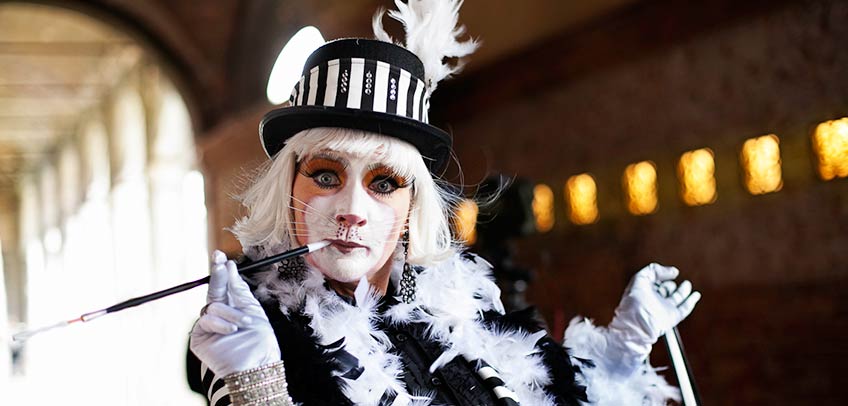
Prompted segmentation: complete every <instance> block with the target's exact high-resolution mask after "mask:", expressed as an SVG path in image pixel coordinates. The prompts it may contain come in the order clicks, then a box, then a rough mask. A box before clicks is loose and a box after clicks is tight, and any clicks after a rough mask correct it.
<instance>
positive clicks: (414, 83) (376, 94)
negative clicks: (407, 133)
mask: <svg viewBox="0 0 848 406" xmlns="http://www.w3.org/2000/svg"><path fill="white" fill-rule="evenodd" d="M289 102H290V103H291V105H292V106H331V107H341V108H349V109H357V110H366V111H374V112H379V113H388V114H395V115H398V116H402V117H407V118H411V119H413V120H417V121H420V122H423V123H429V118H428V113H427V111H428V109H429V107H430V106H429V103H430V101H429V98H428V97H427V91H426V89H425V85H424V81H423V80H421V79H419V78H417V77H415V76H414V75H412V74H411V73H409V72H408V71H406V70H404V69H402V68H399V67H397V66H394V65H390V64H388V63H386V62H383V61H377V60H372V59H364V58H339V59H333V60H330V61H327V62H326V63H320V64H318V65H317V66H314V67H313V68H312V69H310V70H309V71H308V72H307V73H306V74H305V75H304V76H302V77H301V78H300V81H299V82H298V83H297V84H296V85H295V87H294V90H293V91H292V95H291V97H290V98H289Z"/></svg>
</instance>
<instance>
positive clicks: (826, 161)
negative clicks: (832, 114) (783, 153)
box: [813, 117, 848, 180]
mask: <svg viewBox="0 0 848 406" xmlns="http://www.w3.org/2000/svg"><path fill="white" fill-rule="evenodd" d="M813 150H814V151H815V153H816V158H817V159H818V172H819V176H820V177H821V178H822V179H824V180H831V179H833V178H845V177H848V117H843V118H840V119H839V120H830V121H825V122H823V123H821V124H819V125H818V126H817V127H816V132H815V134H813Z"/></svg>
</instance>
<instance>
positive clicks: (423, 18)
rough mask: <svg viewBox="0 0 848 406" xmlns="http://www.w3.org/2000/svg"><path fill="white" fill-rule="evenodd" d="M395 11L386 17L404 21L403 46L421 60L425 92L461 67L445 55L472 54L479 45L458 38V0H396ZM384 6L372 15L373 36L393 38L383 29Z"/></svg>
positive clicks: (382, 39) (461, 55)
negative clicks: (404, 0) (450, 61)
mask: <svg viewBox="0 0 848 406" xmlns="http://www.w3.org/2000/svg"><path fill="white" fill-rule="evenodd" d="M395 6H396V7H397V10H389V16H390V17H392V18H394V19H395V20H398V21H400V22H401V23H402V24H403V27H404V30H405V31H406V41H405V44H404V46H405V48H406V49H408V50H410V51H411V52H412V53H414V54H415V55H417V56H418V58H419V59H421V62H422V63H423V64H424V83H426V84H427V92H428V94H430V93H432V92H433V90H435V89H436V86H437V85H438V83H439V82H440V81H441V80H442V79H445V78H447V77H449V76H451V75H453V74H455V73H457V72H459V71H460V70H461V69H462V66H463V63H462V61H459V62H458V63H456V64H454V65H451V64H449V63H446V62H445V58H462V57H464V56H468V55H471V54H472V53H473V52H474V51H475V50H476V49H477V47H478V46H479V44H478V42H477V41H475V40H473V39H471V40H468V41H462V42H460V41H457V38H459V37H460V36H462V34H464V33H465V26H462V25H457V24H458V22H459V8H460V7H461V6H462V1H461V0H409V1H408V2H403V1H401V0H395ZM384 13H385V10H384V9H380V10H378V11H377V13H376V14H375V15H374V19H373V21H372V27H373V29H374V36H375V37H377V39H378V40H380V41H385V42H392V43H394V42H395V41H394V40H393V39H392V37H390V36H389V34H388V33H386V30H385V29H383V15H384Z"/></svg>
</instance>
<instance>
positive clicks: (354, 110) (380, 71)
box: [259, 39, 451, 173]
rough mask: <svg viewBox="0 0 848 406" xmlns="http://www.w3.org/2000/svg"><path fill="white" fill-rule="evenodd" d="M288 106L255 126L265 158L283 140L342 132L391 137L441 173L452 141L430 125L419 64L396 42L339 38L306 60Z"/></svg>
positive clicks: (422, 75)
mask: <svg viewBox="0 0 848 406" xmlns="http://www.w3.org/2000/svg"><path fill="white" fill-rule="evenodd" d="M289 102H290V103H289V105H288V106H287V107H283V108H279V109H276V110H272V111H271V112H269V113H268V114H266V115H265V117H263V118H262V122H261V123H260V125H259V134H260V137H261V139H262V146H263V147H264V148H265V153H266V154H268V156H269V157H273V156H274V155H275V154H276V153H277V152H279V151H280V150H281V149H283V146H284V145H285V142H286V140H288V139H289V138H290V137H292V136H293V135H295V134H297V133H298V132H300V131H303V130H306V129H309V128H317V127H342V128H351V129H357V130H364V131H369V132H373V133H378V134H383V135H388V136H392V137H396V138H399V139H402V140H404V141H407V142H409V143H410V144H412V145H414V146H415V147H416V148H418V151H419V152H420V153H421V155H422V156H423V157H424V161H425V163H426V164H427V166H428V168H429V169H430V172H431V173H437V172H438V171H440V170H442V169H444V166H445V165H446V164H447V161H448V157H449V156H450V146H451V137H450V136H449V135H448V134H447V133H446V132H444V131H442V130H441V129H439V128H437V127H435V126H432V125H430V124H429V120H428V117H427V114H428V108H429V94H428V92H427V85H426V84H425V83H424V65H423V64H422V63H421V60H420V59H419V58H418V57H417V56H416V55H415V54H413V53H412V52H410V51H408V50H407V49H405V48H403V47H400V46H398V45H395V44H391V43H388V42H383V41H377V40H368V39H340V40H336V41H332V42H328V43H327V44H324V45H323V46H321V47H320V48H318V49H317V50H315V52H313V53H312V55H310V56H309V58H308V59H307V60H306V64H305V65H304V67H303V76H302V77H301V78H300V81H299V82H298V83H297V84H296V85H295V87H294V90H293V91H292V94H291V98H290V99H289Z"/></svg>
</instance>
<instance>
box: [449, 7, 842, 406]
mask: <svg viewBox="0 0 848 406" xmlns="http://www.w3.org/2000/svg"><path fill="white" fill-rule="evenodd" d="M666 3H668V2H666ZM720 3H721V2H720ZM622 18H623V19H626V18H628V17H626V16H625V17H621V18H620V19H622ZM620 19H619V21H620ZM845 21H848V3H846V2H842V1H835V0H833V1H827V0H823V1H800V2H791V3H786V4H782V5H780V6H779V7H774V8H771V9H769V10H767V11H766V12H761V13H755V14H753V15H750V16H747V17H745V18H741V19H737V20H735V21H733V22H732V23H725V24H722V25H719V26H716V27H713V28H711V29H705V30H703V31H701V32H698V33H697V34H695V35H690V36H688V37H685V38H683V39H681V40H679V41H669V45H668V46H665V47H663V48H662V49H652V48H651V47H650V46H648V45H645V49H646V50H647V51H646V52H644V53H634V52H632V50H631V51H629V52H630V53H631V54H634V56H633V57H630V58H627V59H625V60H622V61H620V62H617V63H614V64H608V63H607V64H603V65H602V67H601V68H600V69H598V70H596V71H590V72H588V73H585V74H581V75H575V76H574V77H568V76H567V75H566V74H565V73H563V77H561V78H558V79H557V78H556V75H551V74H550V72H549V74H548V77H551V76H553V77H554V78H555V80H552V81H551V82H550V83H547V84H545V85H544V86H541V87H538V86H537V87H535V88H533V89H531V90H530V91H528V92H523V93H522V92H520V91H517V92H515V93H514V94H510V96H515V97H514V98H513V97H508V98H505V99H504V100H484V101H485V102H486V103H483V105H484V106H485V107H484V108H482V109H477V110H475V109H473V108H469V107H468V105H467V104H463V111H465V112H466V113H465V114H463V115H456V114H453V115H452V114H451V113H450V112H451V111H456V110H457V108H456V106H452V105H450V103H451V102H450V101H445V100H442V102H444V103H447V105H443V107H442V110H437V111H436V112H435V115H436V117H439V115H440V113H441V116H442V117H447V119H446V120H447V121H448V124H449V126H450V128H451V129H452V132H453V133H454V135H455V139H456V150H457V153H458V155H459V159H460V162H461V163H462V165H463V170H464V172H465V174H466V180H467V182H469V183H473V182H476V181H479V180H481V179H482V178H483V177H484V176H485V174H486V173H491V172H502V173H506V174H509V175H518V176H522V177H524V178H528V179H532V180H533V181H537V182H545V183H547V184H549V185H551V186H552V187H553V188H554V190H555V191H557V202H556V203H557V205H558V206H557V209H558V210H559V211H558V212H557V225H556V226H555V228H554V229H553V230H552V231H551V232H549V233H546V234H544V235H537V236H533V237H530V238H527V239H526V240H524V241H522V242H520V243H519V252H520V255H519V259H520V260H521V262H522V263H524V264H527V265H531V266H533V267H534V268H535V269H536V271H537V280H536V281H535V282H534V283H533V284H532V285H531V287H530V290H529V297H530V299H531V301H532V302H534V303H535V304H537V305H538V306H539V307H540V309H541V310H542V312H543V314H545V316H546V317H547V318H548V321H549V322H550V323H551V324H552V325H555V326H557V328H561V327H562V324H563V322H564V321H566V320H567V319H568V318H570V317H571V316H572V315H575V314H582V315H586V316H589V317H593V318H596V319H598V321H599V322H602V323H606V322H608V321H609V319H610V317H611V315H612V310H613V308H614V307H615V304H616V303H617V301H618V297H619V295H620V292H621V291H622V289H623V288H624V286H625V284H626V281H627V280H628V278H629V276H630V275H631V274H632V273H633V272H635V271H636V270H638V269H639V268H640V267H641V266H643V265H645V264H647V263H648V262H651V261H657V262H661V263H666V264H674V265H677V266H678V267H679V268H680V269H681V270H682V272H683V277H684V278H688V279H690V280H692V281H693V283H694V284H695V286H696V288H697V289H699V290H700V291H702V292H703V294H704V298H703V300H702V302H701V304H700V305H699V307H698V308H697V309H696V310H695V313H694V314H693V316H692V317H691V319H690V320H687V321H686V322H684V324H683V325H682V326H681V334H682V335H683V338H684V341H685V344H686V346H687V349H688V352H689V355H690V358H691V359H690V361H691V364H692V366H693V368H694V372H695V377H696V380H697V382H698V384H699V385H700V389H701V392H702V395H703V398H704V401H705V404H716V405H723V404H740V405H741V404H769V405H778V404H787V405H789V404H799V403H805V404H811V403H815V402H818V403H821V404H834V403H837V402H838V399H840V398H841V396H839V395H840V394H839V392H838V391H837V389H838V388H841V387H844V384H846V383H848V373H846V372H848V367H846V364H847V363H848V350H846V348H845V343H846V338H848V181H846V180H837V181H830V182H822V181H819V180H818V179H817V178H816V176H815V172H814V167H813V160H812V158H811V151H810V146H809V136H810V132H811V130H812V128H813V127H814V126H815V125H816V124H817V123H818V122H820V121H822V120H825V119H832V118H839V117H845V116H848V79H846V78H848V52H845V44H846V43H848V24H845ZM676 24H677V26H686V23H685V22H682V23H681V22H677V23H676ZM615 29H616V25H615V23H614V22H612V23H609V24H607V25H604V24H600V25H599V27H597V28H594V29H592V30H590V32H589V33H587V34H585V36H588V37H592V38H595V37H597V36H598V35H601V36H603V35H604V31H605V30H608V31H614V30H615ZM645 29H646V30H650V29H651V28H650V27H645ZM633 34H634V35H638V34H639V33H638V32H634V33H633ZM667 35H675V33H674V32H669V33H667ZM625 42H626V41H625ZM614 44H615V42H614V41H610V42H609V44H608V45H609V46H610V47H614ZM552 46H553V47H552V49H550V54H551V57H552V58H564V57H562V56H561V55H559V56H558V55H557V53H558V52H565V53H568V52H570V51H569V48H566V49H557V48H556V44H555V43H554V44H552ZM535 62H538V60H534V64H535ZM581 62H582V63H583V64H591V62H592V61H591V60H583V61H581ZM505 66H509V67H510V68H514V67H515V66H516V63H515V61H512V63H511V64H506V65H505ZM518 66H520V64H518ZM551 66H554V67H556V66H557V64H556V63H552V64H551ZM538 67H539V66H538V65H537V66H535V67H533V69H535V68H538ZM524 68H525V69H531V67H524ZM543 69H544V68H543ZM469 74H470V76H471V77H474V75H477V77H480V75H486V77H488V78H494V77H501V78H502V79H501V80H504V81H507V82H509V81H510V78H511V77H516V76H521V75H522V74H523V73H522V72H514V71H511V70H509V69H504V70H502V71H499V72H498V71H496V70H495V71H494V73H493V71H492V70H491V69H490V71H489V72H485V73H475V72H470V73H469ZM472 80H473V79H472ZM481 86H482V85H481ZM490 86H493V87H495V86H499V85H498V83H496V82H492V83H490ZM507 86H509V85H507ZM448 89H450V88H449V87H448ZM519 90H521V89H519ZM450 91H451V90H448V92H450ZM454 91H455V89H454ZM464 96H465V98H464V99H463V98H459V99H457V101H456V103H465V102H466V101H468V100H481V99H480V98H478V99H475V98H474V97H475V95H474V94H470V95H464ZM434 106H437V105H436V104H435V103H434ZM768 133H775V134H777V135H778V136H779V137H780V140H781V144H780V146H781V149H782V151H781V155H782V159H783V172H784V173H783V174H784V186H783V189H782V190H781V191H779V192H777V193H774V194H770V195H764V196H756V197H755V196H751V195H749V194H748V193H747V192H745V191H744V188H743V186H742V183H741V172H740V169H739V165H738V154H739V148H740V147H741V144H742V143H743V142H744V140H745V139H747V138H749V137H753V136H758V135H763V134H768ZM701 147H710V148H712V149H713V150H714V151H715V153H716V165H717V169H716V170H717V173H716V176H717V182H718V185H717V187H718V200H717V201H716V202H715V203H714V204H712V205H709V206H703V207H694V208H690V207H685V206H684V205H683V204H682V203H681V202H680V199H679V198H678V192H677V183H676V182H677V181H676V177H675V172H674V168H675V163H676V160H677V158H678V157H679V155H680V154H681V153H682V152H684V151H686V150H689V149H695V148H701ZM644 159H650V160H653V161H654V162H656V163H657V167H658V175H659V194H660V208H659V211H658V212H657V213H655V214H653V215H650V216H646V217H640V218H636V217H632V216H630V215H628V214H626V212H625V210H624V207H623V203H622V202H621V201H622V200H621V191H620V185H621V181H620V176H621V173H622V171H623V169H624V167H625V166H626V165H627V164H629V163H632V162H636V161H640V160H644ZM581 172H590V173H592V174H593V175H594V176H595V177H596V179H597V181H598V188H599V199H600V201H599V206H600V211H601V213H600V216H601V219H600V221H599V222H598V223H596V224H594V225H590V226H582V227H580V226H574V225H571V224H568V222H567V220H566V217H565V212H564V202H563V198H562V196H561V193H562V192H561V191H562V187H563V185H564V183H565V181H566V179H567V178H568V177H569V176H571V175H574V174H577V173H581ZM557 333H558V332H556V331H555V334H557ZM658 348H659V347H658ZM657 352H658V354H656V356H657V361H658V362H662V358H663V357H664V354H662V352H663V351H661V350H660V351H657Z"/></svg>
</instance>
